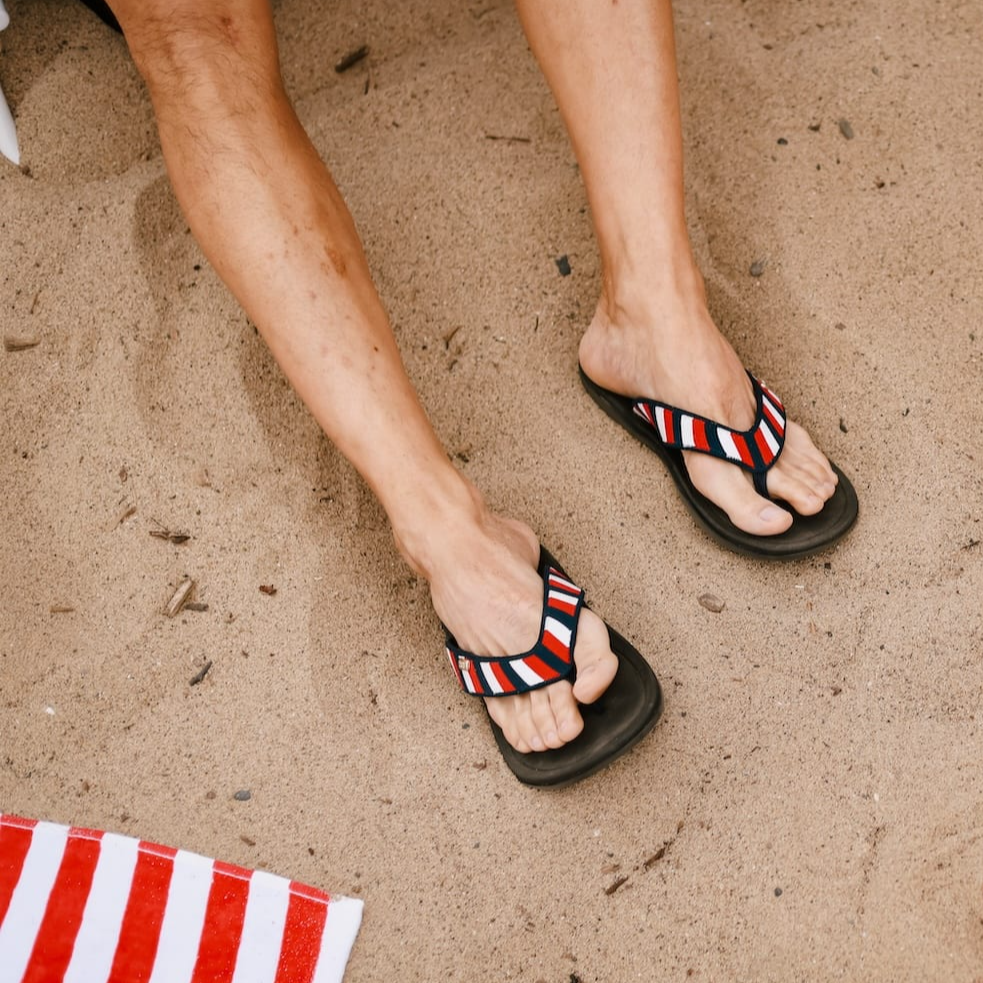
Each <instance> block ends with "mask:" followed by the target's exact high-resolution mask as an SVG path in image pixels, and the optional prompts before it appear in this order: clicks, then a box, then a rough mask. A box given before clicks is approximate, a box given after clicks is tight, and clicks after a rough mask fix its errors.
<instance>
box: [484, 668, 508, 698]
mask: <svg viewBox="0 0 983 983" xmlns="http://www.w3.org/2000/svg"><path fill="white" fill-rule="evenodd" d="M478 666H479V668H480V669H481V675H482V676H484V677H485V682H486V683H487V684H488V688H489V689H490V690H491V691H492V692H493V693H494V694H495V695H496V696H498V694H499V693H504V692H505V690H503V689H502V684H501V683H500V682H499V681H498V679H497V678H496V677H495V673H494V672H492V667H491V665H490V664H489V663H487V662H479V663H478Z"/></svg>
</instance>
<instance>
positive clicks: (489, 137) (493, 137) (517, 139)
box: [485, 133, 532, 143]
mask: <svg viewBox="0 0 983 983" xmlns="http://www.w3.org/2000/svg"><path fill="white" fill-rule="evenodd" d="M485 139H486V140H501V141H503V142H504V143H532V137H509V136H502V135H501V134H499V133H486V134H485Z"/></svg>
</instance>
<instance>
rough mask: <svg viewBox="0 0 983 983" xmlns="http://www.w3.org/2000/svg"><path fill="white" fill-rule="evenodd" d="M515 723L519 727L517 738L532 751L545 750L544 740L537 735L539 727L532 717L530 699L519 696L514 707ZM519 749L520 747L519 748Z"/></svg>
mask: <svg viewBox="0 0 983 983" xmlns="http://www.w3.org/2000/svg"><path fill="white" fill-rule="evenodd" d="M516 723H517V725H518V729H519V740H520V742H521V743H523V744H525V745H527V746H528V747H530V748H531V749H532V750H533V751H545V750H546V742H545V741H544V740H543V739H542V737H540V736H539V728H538V727H537V726H536V721H535V719H534V718H533V712H532V700H530V699H529V698H528V697H526V698H524V699H523V698H520V700H519V701H518V706H517V707H516ZM519 750H521V748H519Z"/></svg>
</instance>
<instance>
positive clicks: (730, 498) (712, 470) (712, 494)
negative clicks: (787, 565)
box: [687, 454, 822, 536]
mask: <svg viewBox="0 0 983 983" xmlns="http://www.w3.org/2000/svg"><path fill="white" fill-rule="evenodd" d="M689 457H690V458H691V459H692V460H690V461H688V462H687V467H688V469H689V473H690V478H691V479H692V481H693V484H694V486H695V487H696V489H697V490H698V491H699V492H700V493H701V494H703V495H705V496H706V497H707V498H709V499H710V501H711V502H713V503H715V504H716V505H718V506H719V507H720V508H722V509H723V510H724V511H725V512H726V513H727V515H728V517H729V518H730V521H731V522H733V523H734V525H735V526H737V528H738V529H743V530H744V532H749V533H751V534H752V535H755V536H776V535H778V534H779V533H782V532H785V530H786V529H788V528H789V526H791V525H792V516H791V515H789V513H788V512H786V511H785V509H783V508H780V507H779V506H777V505H776V504H775V503H774V502H771V501H769V500H768V499H767V498H762V497H761V496H760V495H759V494H758V493H757V492H756V491H755V490H754V487H753V486H752V485H751V482H750V481H748V479H747V476H746V475H745V474H744V473H743V472H742V471H741V470H740V469H739V468H737V467H735V466H734V465H733V464H729V463H727V462H726V461H716V460H713V459H711V458H708V457H703V456H702V455H693V454H691V455H689ZM769 477H770V476H769ZM820 508H822V505H821V504H820Z"/></svg>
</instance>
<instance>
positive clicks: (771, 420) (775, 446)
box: [632, 372, 786, 495]
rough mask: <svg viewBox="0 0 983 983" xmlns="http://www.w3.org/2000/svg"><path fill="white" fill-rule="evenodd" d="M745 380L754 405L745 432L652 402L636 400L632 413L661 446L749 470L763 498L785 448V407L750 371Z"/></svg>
mask: <svg viewBox="0 0 983 983" xmlns="http://www.w3.org/2000/svg"><path fill="white" fill-rule="evenodd" d="M748 378H749V379H750V380H751V387H752V389H753V390H754V398H755V406H756V412H755V418H754V423H753V424H752V425H751V427H750V429H748V430H732V429H731V428H730V427H727V426H724V424H722V423H717V422H716V421H715V420H708V419H707V418H706V417H703V416H698V415H697V414H695V413H687V412H686V411H685V410H681V409H678V408H677V407H675V406H670V405H669V404H668V403H660V402H659V401H658V400H654V399H636V400H635V401H634V404H633V406H632V410H633V412H634V413H635V414H636V415H638V416H640V417H641V418H642V419H643V420H645V421H646V422H647V423H648V424H649V425H650V426H651V427H652V428H653V429H655V430H656V432H657V433H658V435H659V439H660V440H661V442H662V444H663V445H664V446H666V447H669V448H672V449H675V450H681V451H684V450H685V451H697V452H699V453H702V454H709V455H710V456H711V457H717V458H720V459H722V460H725V461H730V462H731V463H732V464H736V465H737V466H738V467H740V468H743V469H744V470H745V471H749V472H750V473H751V476H752V479H753V481H754V487H755V489H756V490H757V492H758V494H760V495H767V494H768V490H767V485H766V476H767V473H768V471H769V470H770V469H771V468H772V467H773V466H774V464H775V462H776V461H777V460H778V458H779V455H780V454H781V453H782V449H783V448H784V446H785V425H786V418H785V407H784V406H783V405H782V401H781V400H780V399H779V398H778V397H777V396H776V395H775V394H774V393H773V392H772V391H771V390H770V389H769V388H768V387H767V386H766V385H765V384H764V383H763V382H761V380H760V379H756V378H755V377H754V376H753V375H752V374H751V373H750V372H748Z"/></svg>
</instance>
